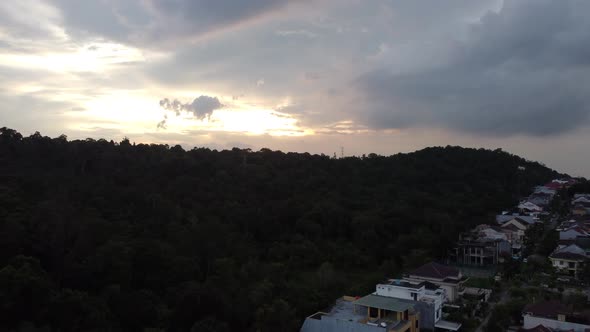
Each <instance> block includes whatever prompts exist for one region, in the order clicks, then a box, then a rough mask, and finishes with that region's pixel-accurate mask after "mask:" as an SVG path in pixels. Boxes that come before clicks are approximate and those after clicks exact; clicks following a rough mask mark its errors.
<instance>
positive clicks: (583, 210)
mask: <svg viewBox="0 0 590 332" xmlns="http://www.w3.org/2000/svg"><path fill="white" fill-rule="evenodd" d="M586 205H590V204H587V203H586V204H583V203H576V204H575V205H574V207H573V208H572V214H573V215H574V216H586V215H589V214H590V206H586Z"/></svg>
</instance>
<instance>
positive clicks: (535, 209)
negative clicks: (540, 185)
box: [518, 201, 543, 214]
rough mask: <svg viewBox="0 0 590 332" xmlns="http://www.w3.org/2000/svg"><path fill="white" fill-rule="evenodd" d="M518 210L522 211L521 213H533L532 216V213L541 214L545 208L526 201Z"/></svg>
mask: <svg viewBox="0 0 590 332" xmlns="http://www.w3.org/2000/svg"><path fill="white" fill-rule="evenodd" d="M518 209H519V210H521V211H525V212H527V213H531V214H532V213H540V212H543V208H542V207H540V206H538V205H536V204H534V203H531V202H526V201H525V202H522V203H520V204H519V205H518Z"/></svg>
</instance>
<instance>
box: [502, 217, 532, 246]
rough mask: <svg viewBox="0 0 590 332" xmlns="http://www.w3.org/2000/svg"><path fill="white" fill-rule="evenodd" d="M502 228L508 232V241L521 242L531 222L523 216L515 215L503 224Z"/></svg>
mask: <svg viewBox="0 0 590 332" xmlns="http://www.w3.org/2000/svg"><path fill="white" fill-rule="evenodd" d="M501 227H502V229H503V230H504V231H505V232H506V234H508V241H510V242H511V243H515V242H517V243H521V242H522V240H523V239H524V233H525V231H526V230H527V228H528V227H529V223H528V222H526V221H524V220H523V219H521V218H518V217H515V218H512V219H510V220H509V221H507V222H505V223H503V224H502V226H501Z"/></svg>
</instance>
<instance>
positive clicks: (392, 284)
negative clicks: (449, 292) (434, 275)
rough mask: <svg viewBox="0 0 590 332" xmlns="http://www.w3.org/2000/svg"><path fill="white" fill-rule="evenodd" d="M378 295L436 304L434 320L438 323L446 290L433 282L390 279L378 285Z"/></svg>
mask: <svg viewBox="0 0 590 332" xmlns="http://www.w3.org/2000/svg"><path fill="white" fill-rule="evenodd" d="M376 288H377V291H376V293H375V294H376V295H379V296H386V297H394V298H398V299H405V300H412V301H420V302H426V303H429V304H431V305H433V306H434V312H433V320H434V323H435V324H436V323H437V322H438V321H440V320H441V318H442V304H443V302H444V301H445V298H446V296H445V290H444V289H443V288H440V287H438V286H436V285H434V284H432V283H428V282H414V281H409V280H400V279H390V280H388V281H387V283H383V284H378V285H377V287H376Z"/></svg>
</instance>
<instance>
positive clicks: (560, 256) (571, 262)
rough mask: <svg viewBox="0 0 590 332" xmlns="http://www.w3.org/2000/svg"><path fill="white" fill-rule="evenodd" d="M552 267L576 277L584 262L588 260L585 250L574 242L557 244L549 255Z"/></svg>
mask: <svg viewBox="0 0 590 332" xmlns="http://www.w3.org/2000/svg"><path fill="white" fill-rule="evenodd" d="M549 260H550V261H551V264H552V265H553V267H555V268H556V269H557V270H558V271H560V272H562V273H566V274H568V275H570V276H572V277H578V274H579V272H580V271H581V270H582V268H583V266H584V264H586V263H587V261H588V256H587V254H586V250H585V249H583V248H581V247H580V246H578V245H576V244H570V245H567V246H558V247H557V249H555V251H554V252H553V253H552V254H551V255H550V256H549Z"/></svg>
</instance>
